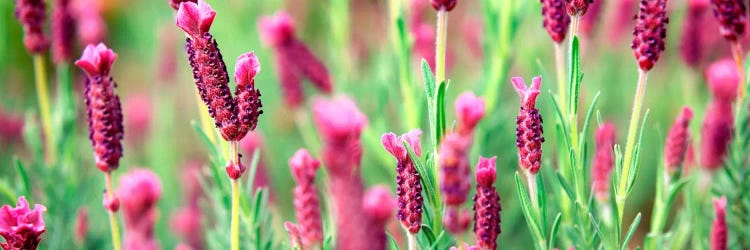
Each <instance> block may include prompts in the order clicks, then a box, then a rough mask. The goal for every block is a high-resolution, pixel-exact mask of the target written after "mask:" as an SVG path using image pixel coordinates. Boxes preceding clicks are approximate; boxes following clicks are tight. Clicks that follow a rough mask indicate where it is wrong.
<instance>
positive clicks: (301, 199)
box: [289, 149, 323, 248]
mask: <svg viewBox="0 0 750 250" xmlns="http://www.w3.org/2000/svg"><path fill="white" fill-rule="evenodd" d="M289 167H290V168H291V169H292V176H293V177H294V180H295V181H296V182H297V186H296V187H294V210H295V214H296V216H297V223H298V226H297V228H298V230H299V233H300V237H301V239H302V245H303V247H304V248H312V247H314V246H316V245H319V244H320V243H321V242H322V241H323V224H322V223H321V218H320V201H319V199H318V189H317V188H316V187H315V173H316V172H317V170H318V167H320V161H318V160H316V159H315V158H313V157H312V156H311V155H310V153H309V152H307V150H305V149H299V150H297V152H296V153H294V156H292V158H290V159H289Z"/></svg>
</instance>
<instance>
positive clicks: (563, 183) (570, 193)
mask: <svg viewBox="0 0 750 250" xmlns="http://www.w3.org/2000/svg"><path fill="white" fill-rule="evenodd" d="M555 175H556V176H557V180H558V181H559V182H560V186H561V187H562V188H563V190H564V191H565V194H566V195H568V198H569V199H570V200H573V201H575V200H576V199H577V198H576V195H575V193H574V192H573V190H572V189H570V185H568V182H567V181H565V178H563V176H562V175H560V172H559V171H558V172H556V173H555Z"/></svg>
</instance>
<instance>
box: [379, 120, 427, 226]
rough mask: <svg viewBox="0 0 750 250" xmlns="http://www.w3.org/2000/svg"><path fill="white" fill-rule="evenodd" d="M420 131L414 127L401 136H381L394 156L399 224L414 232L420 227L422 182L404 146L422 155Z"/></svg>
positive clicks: (389, 134) (388, 134)
mask: <svg viewBox="0 0 750 250" xmlns="http://www.w3.org/2000/svg"><path fill="white" fill-rule="evenodd" d="M421 134H422V131H421V130H419V129H415V130H412V131H409V133H406V134H404V135H402V136H396V134H394V133H387V134H384V135H383V137H382V138H381V141H382V142H383V147H385V150H387V151H388V152H389V153H391V155H393V157H394V158H396V161H397V165H396V172H397V176H396V183H397V185H398V186H397V188H396V195H398V214H397V217H398V219H399V220H400V221H401V225H402V226H404V228H406V229H407V230H408V231H409V233H411V234H416V233H417V232H419V229H420V228H421V227H422V205H423V202H424V201H423V198H422V182H421V177H420V175H419V172H417V168H416V167H415V166H414V162H413V161H412V160H411V158H410V157H409V153H408V151H407V149H406V147H405V146H404V142H406V143H408V144H409V146H410V147H411V149H412V151H414V154H416V155H417V156H421V155H422V147H421V145H420V142H419V136H420V135H421Z"/></svg>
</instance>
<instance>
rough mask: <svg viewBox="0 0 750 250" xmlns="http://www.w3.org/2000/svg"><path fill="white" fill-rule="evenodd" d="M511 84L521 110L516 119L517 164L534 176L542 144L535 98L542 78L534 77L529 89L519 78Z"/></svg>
mask: <svg viewBox="0 0 750 250" xmlns="http://www.w3.org/2000/svg"><path fill="white" fill-rule="evenodd" d="M511 82H513V87H514V88H515V89H516V92H518V95H520V96H521V110H520V112H519V113H518V117H516V124H517V125H518V127H517V128H516V137H517V139H516V147H518V163H519V165H520V166H521V168H523V169H525V170H526V171H528V172H529V173H530V174H536V173H537V172H539V168H540V167H541V166H542V143H543V142H544V137H543V136H542V134H543V133H544V129H543V128H542V122H543V121H542V115H541V114H539V110H537V109H536V97H537V96H538V95H539V89H540V87H541V85H542V77H540V76H538V77H534V78H533V79H532V80H531V85H530V86H529V87H526V83H524V81H523V78H521V77H513V78H512V79H511Z"/></svg>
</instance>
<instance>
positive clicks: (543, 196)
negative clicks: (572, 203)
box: [534, 174, 547, 237]
mask: <svg viewBox="0 0 750 250" xmlns="http://www.w3.org/2000/svg"><path fill="white" fill-rule="evenodd" d="M534 179H535V181H536V185H537V200H538V201H539V217H540V218H539V222H540V223H539V224H540V225H539V226H540V230H539V231H540V232H541V233H542V236H543V237H544V236H545V235H544V234H546V233H547V190H546V189H545V188H544V181H543V180H542V176H541V175H539V174H537V175H536V176H535V177H534Z"/></svg>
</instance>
